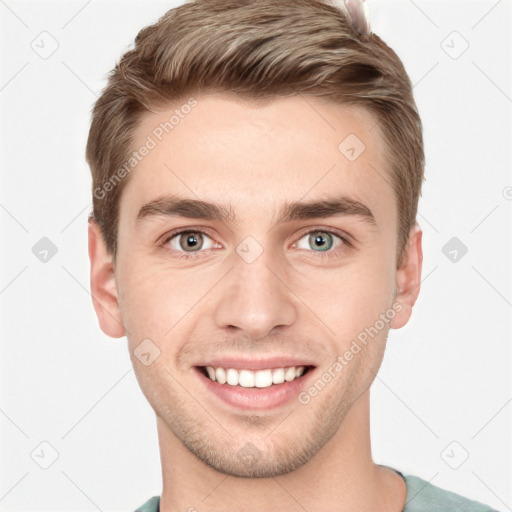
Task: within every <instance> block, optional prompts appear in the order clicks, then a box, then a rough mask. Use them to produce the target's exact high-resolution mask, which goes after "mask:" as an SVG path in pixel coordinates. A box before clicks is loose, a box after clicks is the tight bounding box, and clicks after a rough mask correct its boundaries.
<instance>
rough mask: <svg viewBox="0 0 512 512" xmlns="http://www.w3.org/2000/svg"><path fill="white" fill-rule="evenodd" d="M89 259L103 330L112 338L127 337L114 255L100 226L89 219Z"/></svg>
mask: <svg viewBox="0 0 512 512" xmlns="http://www.w3.org/2000/svg"><path fill="white" fill-rule="evenodd" d="M88 233H89V259H90V262H91V279H90V284H91V295H92V304H93V307H94V310H95V312H96V316H97V317H98V322H99V325H100V328H101V330H102V331H103V332H104V333H105V334H106V335H107V336H110V337H112V338H121V337H122V336H124V335H125V329H124V326H123V322H122V318H121V311H120V309H119V305H118V303H117V290H116V282H115V276H114V265H113V261H112V255H111V254H109V253H108V251H107V248H106V245H105V241H104V240H103V236H102V234H101V231H100V228H99V226H98V224H97V223H96V222H95V221H94V220H93V219H91V218H90V219H89V228H88Z"/></svg>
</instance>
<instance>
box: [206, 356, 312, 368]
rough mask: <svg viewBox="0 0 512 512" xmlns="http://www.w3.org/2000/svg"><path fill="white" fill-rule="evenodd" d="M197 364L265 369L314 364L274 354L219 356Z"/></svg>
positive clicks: (215, 366)
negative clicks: (256, 356) (262, 355)
mask: <svg viewBox="0 0 512 512" xmlns="http://www.w3.org/2000/svg"><path fill="white" fill-rule="evenodd" d="M196 366H213V367H214V368H217V367H219V366H220V367H221V368H225V369H228V368H233V369H234V370H265V369H275V368H286V367H289V366H314V365H313V364H312V363H311V362H309V361H307V360H305V359H300V358H297V357H289V356H274V357H266V358H255V357H254V356H253V357H247V358H242V357H219V358H212V359H210V360H208V361H204V362H202V363H200V364H197V365H196Z"/></svg>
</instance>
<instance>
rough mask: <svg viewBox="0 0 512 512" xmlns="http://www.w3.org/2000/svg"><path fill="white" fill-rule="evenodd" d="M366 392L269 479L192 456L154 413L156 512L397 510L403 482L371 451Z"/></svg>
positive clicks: (403, 494) (401, 501)
mask: <svg viewBox="0 0 512 512" xmlns="http://www.w3.org/2000/svg"><path fill="white" fill-rule="evenodd" d="M369 423H370V422H369V391H367V392H366V393H364V394H363V395H362V396H361V397H360V398H359V399H358V400H356V401H355V402H354V404H353V405H352V407H351V409H350V411H349V412H348V413H347V415H346V417H345V419H344V420H343V423H342V425H341V426H340V428H339V429H338V431H337V432H336V433H335V434H334V436H333V437H331V439H330V440H329V441H327V443H326V444H325V445H324V446H323V447H322V448H321V449H320V450H319V451H318V452H317V453H316V454H315V455H314V456H313V457H311V458H310V459H309V460H308V461H307V462H306V463H305V464H303V465H302V466H300V467H299V468H298V469H296V470H295V471H292V472H291V473H288V474H284V475H281V476H278V477H275V478H254V479H251V478H239V477H235V476H231V475H226V474H223V473H220V472H218V471H216V470H215V469H213V468H211V467H209V466H207V465H206V464H204V463H203V462H202V461H200V460H199V459H197V457H195V456H194V455H193V454H192V453H191V452H189V451H188V449H187V448H186V447H185V446H183V444H182V443H181V441H180V440H179V439H178V438H177V437H176V436H175V435H174V434H173V432H172V431H170V430H169V428H168V427H167V425H166V424H165V423H164V422H163V420H162V419H161V418H159V417H157V426H158V438H159V444H160V457H161V462H162V478H163V490H162V495H161V499H160V512H177V511H185V510H190V511H193V510H195V511H198V512H201V511H204V510H208V511H210V512H227V511H231V510H244V511H247V512H253V511H254V512H256V511H260V510H279V511H281V512H288V511H290V512H291V511H292V510H293V511H295V510H299V509H301V508H302V509H304V510H308V511H311V512H313V511H317V510H332V511H336V512H348V511H349V510H350V511H354V510H358V511H360V512H363V511H368V512H369V511H375V510H380V511H382V512H388V511H389V512H401V511H402V510H403V506H404V503H405V497H406V489H405V483H404V481H403V480H402V479H401V478H400V476H399V475H397V474H396V473H394V472H393V471H390V470H389V469H386V468H383V467H380V466H377V465H376V464H375V463H374V462H373V460H372V456H371V445H370V425H369Z"/></svg>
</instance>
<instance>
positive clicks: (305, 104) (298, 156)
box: [121, 94, 394, 218]
mask: <svg viewBox="0 0 512 512" xmlns="http://www.w3.org/2000/svg"><path fill="white" fill-rule="evenodd" d="M191 105H192V106H191ZM143 146H147V147H150V149H149V150H148V151H144V153H145V156H144V157H142V158H140V161H139V162H138V163H137V165H136V167H135V168H134V170H133V171H132V172H131V173H130V176H129V181H128V183H127V184H126V187H125V190H124V191H123V199H122V200H121V212H124V214H126V215H129V216H130V217H131V218H134V217H136V216H137V214H138V210H139V209H140V207H141V206H142V205H144V204H145V203H147V202H149V201H151V200H154V199H156V198H158V197H159V196H162V195H165V194H172V195H178V196H180V197H186V198H195V199H201V200H205V201H215V202H217V203H218V202H226V203H229V205H230V206H232V207H233V208H234V210H235V214H236V210H237V209H239V208H243V209H244V211H245V212H246V213H247V214H248V215H261V214H262V213H264V212H267V213H268V215H270V214H271V213H275V212H276V211H277V210H278V209H279V208H280V206H281V205H282V204H283V202H284V201H297V200H299V199H301V198H306V199H317V198H323V197H325V196H330V195H332V194H336V195H340V194H346V195H349V196H350V197H352V198H353V199H355V200H358V201H361V202H362V203H363V204H372V205H373V208H372V210H376V212H374V213H376V215H381V214H387V215H388V216H389V210H390V207H391V209H392V210H393V209H394V208H393V206H394V196H393V191H392V188H391V185H390V184H391V179H390V177H389V171H388V169H387V166H386V162H385V158H384V145H383V141H382V138H381V135H380V133H379V131H378V127H377V123H376V120H375V118H374V117H373V116H372V114H370V113H369V112H368V111H367V110H366V109H363V108H361V107H356V106H349V105H339V104H335V103H332V102H327V101H324V100H322V101H320V100H319V99H318V98H315V97H313V96H305V95H296V96H291V97H285V98H279V99H276V100H274V101H271V102H270V101H264V102H256V101H253V100H242V99H239V98H235V97H234V96H232V95H229V94H215V95H199V96H195V97H194V98H193V100H191V99H190V98H184V99H183V100H180V101H179V102H175V103H174V104H172V105H169V106H167V107H166V108H162V109H161V110H160V111H159V112H157V113H155V112H147V113H145V114H144V115H143V117H142V118H141V121H140V124H139V126H138V128H137V130H136V133H135V137H134V141H133V145H132V148H133V150H135V151H138V150H139V149H140V148H142V147H143ZM122 216H123V213H122V214H121V217H122Z"/></svg>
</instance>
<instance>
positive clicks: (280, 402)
mask: <svg viewBox="0 0 512 512" xmlns="http://www.w3.org/2000/svg"><path fill="white" fill-rule="evenodd" d="M314 369H315V367H314V366H310V365H308V366H307V365H299V366H282V367H279V368H277V367H276V368H259V369H252V370H250V369H245V368H243V367H242V368H237V369H235V368H226V367H223V366H210V365H207V366H196V367H195V370H196V372H197V375H198V376H199V379H200V381H201V382H202V385H203V386H205V388H206V390H207V391H208V392H209V394H211V395H210V396H212V397H213V398H212V399H213V400H220V402H221V403H223V404H225V405H229V406H231V407H235V408H237V409H239V410H240V409H242V410H246V411H248V410H260V411H261V410H268V409H274V408H277V407H280V406H284V405H286V404H293V403H296V402H297V399H298V395H299V393H300V392H301V391H303V389H305V388H307V385H308V383H309V381H310V378H312V377H311V375H314V373H315V372H314Z"/></svg>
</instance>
